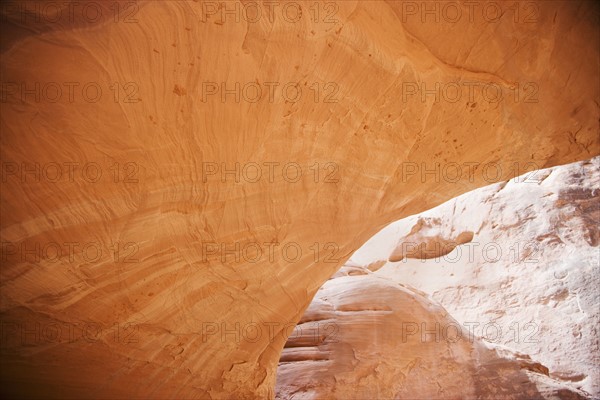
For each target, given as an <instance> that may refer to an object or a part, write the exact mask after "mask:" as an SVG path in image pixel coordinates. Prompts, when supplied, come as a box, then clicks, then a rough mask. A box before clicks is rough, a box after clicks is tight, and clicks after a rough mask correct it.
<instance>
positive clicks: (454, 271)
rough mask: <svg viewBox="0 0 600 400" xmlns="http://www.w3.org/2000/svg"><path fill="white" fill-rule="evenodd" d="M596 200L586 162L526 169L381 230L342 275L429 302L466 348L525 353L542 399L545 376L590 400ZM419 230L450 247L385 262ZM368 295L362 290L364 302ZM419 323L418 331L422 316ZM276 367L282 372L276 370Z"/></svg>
mask: <svg viewBox="0 0 600 400" xmlns="http://www.w3.org/2000/svg"><path fill="white" fill-rule="evenodd" d="M599 196H600V158H598V157H596V158H593V159H591V160H588V161H584V162H580V163H574V164H569V165H565V166H560V167H555V168H550V169H544V170H538V171H535V172H532V173H530V174H528V175H524V176H521V177H519V178H516V179H514V180H511V181H509V182H504V183H499V184H495V185H491V186H488V187H484V188H481V189H478V190H475V191H472V192H469V193H466V194H464V195H461V196H459V197H457V198H456V199H453V200H451V201H449V202H446V203H444V204H442V205H440V206H438V207H436V208H434V209H432V210H429V211H427V212H424V213H421V214H418V215H414V216H411V217H408V218H405V219H403V220H400V221H397V222H395V223H393V224H390V225H389V226H387V227H386V228H384V229H383V230H382V231H381V232H379V233H378V234H377V235H375V236H374V237H373V238H372V239H370V240H369V241H368V242H367V243H366V244H365V245H364V246H363V247H362V248H361V249H360V250H359V251H357V252H356V253H355V254H354V255H353V256H352V257H351V260H350V261H349V264H350V265H352V267H349V268H351V270H350V271H361V270H362V271H366V272H365V273H369V274H372V275H374V276H377V277H379V278H385V279H387V280H389V281H390V282H396V283H399V284H403V285H411V286H413V287H415V288H416V289H418V290H420V291H423V292H425V293H427V295H428V296H430V297H431V299H433V300H432V301H434V302H435V301H437V302H439V303H440V304H441V305H442V306H443V307H444V308H445V309H446V310H448V313H449V315H450V316H452V317H453V318H456V320H457V321H459V322H460V324H461V325H462V326H463V327H464V328H465V329H466V330H467V331H468V333H469V334H471V335H473V336H474V337H476V338H478V340H481V341H482V342H484V343H488V344H490V343H491V344H493V345H494V346H493V347H494V348H498V349H500V348H501V349H504V350H503V351H506V350H509V352H510V350H512V351H513V356H514V352H516V353H519V354H521V355H526V356H527V357H530V359H531V360H532V362H537V363H538V365H539V366H540V368H538V369H537V372H542V375H547V378H543V379H542V381H540V380H539V379H538V378H540V377H539V376H538V377H536V378H535V379H534V380H535V381H536V382H538V383H536V387H538V389H540V392H539V393H538V395H539V397H541V398H547V396H550V395H552V393H553V392H552V390H550V392H548V391H547V390H546V389H542V388H541V386H540V382H544V381H545V380H546V379H553V380H554V383H552V384H551V385H550V386H551V387H555V388H558V387H561V389H560V390H567V389H568V390H571V391H573V392H574V393H577V394H578V395H579V396H584V397H586V398H591V397H597V396H598V395H599V394H600V388H599V384H600V379H599V374H600V371H599V369H598V365H600V359H599V357H600V348H599V344H598V343H599V342H598V326H599V324H600V303H599V299H598V292H597V290H598V289H597V288H598V287H599V286H600V270H599V266H600V253H599V251H598V241H597V239H596V238H597V237H598V230H599V226H600V223H599V222H600V197H599ZM424 226H425V227H426V229H427V232H428V235H429V237H436V238H442V240H441V241H439V242H437V243H441V244H448V243H450V245H448V246H449V247H451V248H452V250H451V251H450V252H445V251H444V252H440V251H439V247H435V246H430V249H429V250H430V251H431V252H432V253H434V254H424V255H423V257H420V258H419V259H415V258H412V259H408V258H407V259H404V260H402V261H399V262H391V261H387V260H388V258H389V257H390V254H394V253H396V252H397V251H398V249H406V248H414V246H415V245H418V244H419V243H421V239H422V237H421V236H419V235H415V231H421V230H422V229H423V227H424ZM466 231H471V232H474V234H473V237H472V240H471V241H470V242H468V243H463V244H462V245H461V244H457V243H455V242H453V241H452V240H451V238H454V237H456V232H466ZM442 247H443V246H442ZM440 254H441V255H440ZM363 266H364V267H363ZM371 270H374V271H376V272H371ZM336 279H337V278H336ZM334 281H335V279H334ZM361 290H367V289H365V288H361ZM338 291H340V292H342V293H344V294H345V295H346V296H351V294H350V293H349V292H350V291H352V289H351V288H350V287H345V286H344V285H341V284H340V286H338ZM378 293H379V291H378V290H377V289H374V290H373V291H372V292H371V296H372V297H377V296H379V294H378ZM323 296H325V292H323V294H321V291H319V292H318V294H317V303H313V305H311V308H309V310H310V309H313V308H317V309H320V308H319V304H320V303H319V302H322V301H323V300H322V298H323ZM373 301H374V302H379V301H380V300H378V299H377V300H373ZM362 304H363V305H364V307H365V309H368V304H369V301H368V300H365V299H362ZM314 312H315V311H313V313H314ZM399 318H404V316H403V317H399ZM428 318H432V317H431V316H430V317H428ZM422 321H424V322H426V325H425V328H427V327H429V325H427V323H429V322H430V319H427V318H425V319H423V320H422ZM422 321H421V320H419V319H415V320H414V321H412V322H416V323H417V325H418V327H416V328H415V326H411V327H408V328H409V329H411V330H413V331H414V330H415V329H417V330H416V333H417V334H419V333H423V329H422V327H421V325H420V324H421V322H422ZM396 323H397V324H398V323H400V321H399V320H398V321H396ZM345 325H346V326H347V329H348V330H352V332H353V335H360V334H359V333H358V332H361V331H368V330H369V329H371V328H374V329H375V326H371V325H369V324H366V323H364V320H361V319H356V322H355V324H354V325H352V323H351V322H348V321H345ZM350 326H352V328H350ZM405 331H406V329H405ZM433 331H435V330H433ZM442 331H443V329H442ZM354 345H355V346H357V347H361V346H370V345H371V343H369V341H365V342H360V341H357V342H355V343H354ZM498 346H499V347H498ZM400 348H401V346H399V345H398V349H400ZM286 350H287V349H286ZM285 353H286V351H285V350H284V354H285ZM329 354H333V352H332V351H329ZM386 354H387V353H386ZM513 356H509V357H508V358H509V359H510V358H513ZM373 359H377V355H376V356H374V357H373ZM492 359H493V357H492ZM333 361H335V359H333ZM369 361H370V362H373V360H369ZM490 362H492V363H494V362H495V361H490ZM283 365H285V364H283ZM280 371H282V373H284V372H285V371H286V370H285V369H284V368H281V367H280ZM331 374H333V375H335V372H331ZM402 377H404V376H402ZM474 379H476V378H474ZM557 385H558V386H557ZM512 389H515V388H514V387H513V388H512ZM512 389H511V390H512ZM328 390H333V389H332V386H329V387H328ZM488 390H492V391H493V390H495V389H492V388H491V387H488V388H487V389H485V390H483V391H482V392H481V393H487V394H488V395H489V394H490V393H492V392H489V391H488ZM557 390H558V389H557ZM499 393H500V392H499ZM565 393H566V392H562V395H565ZM510 395H511V396H512V395H515V393H513V392H510ZM554 395H557V394H556V393H554ZM567 398H568V397H567Z"/></svg>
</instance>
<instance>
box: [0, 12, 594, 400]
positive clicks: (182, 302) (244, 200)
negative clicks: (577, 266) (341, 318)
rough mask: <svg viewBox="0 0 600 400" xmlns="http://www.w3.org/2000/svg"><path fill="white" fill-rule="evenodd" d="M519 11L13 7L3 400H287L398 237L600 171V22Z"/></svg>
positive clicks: (5, 83)
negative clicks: (488, 191)
mask: <svg viewBox="0 0 600 400" xmlns="http://www.w3.org/2000/svg"><path fill="white" fill-rule="evenodd" d="M448 4H450V6H449V5H448ZM490 4H491V5H490ZM511 4H512V5H510V4H508V3H494V2H465V3H463V2H451V3H445V2H429V3H427V4H425V3H423V2H400V1H369V2H361V1H338V2H323V3H319V2H313V1H307V2H304V1H293V2H281V3H272V2H257V3H252V2H250V3H249V2H246V1H243V2H223V3H222V4H221V2H208V1H138V2H127V1H113V2H110V1H109V2H102V3H101V2H89V1H79V2H54V3H44V2H35V1H28V2H13V3H10V2H9V3H4V4H3V7H2V19H3V22H2V32H1V39H0V40H1V45H0V48H1V51H2V61H1V69H0V72H1V81H2V92H1V96H2V97H1V99H0V100H1V107H2V112H1V129H2V132H1V139H0V144H1V151H0V155H1V159H2V202H1V208H0V211H1V225H0V234H1V239H2V270H1V290H2V293H1V307H0V311H1V318H2V341H3V347H2V361H1V366H2V374H1V379H2V387H3V388H2V391H3V392H4V393H6V394H7V395H8V396H11V397H29V398H30V397H52V398H56V397H60V398H157V399H158V398H160V399H164V398H201V399H217V398H232V399H244V398H272V397H273V396H274V394H275V393H274V387H275V378H276V369H277V363H278V360H279V356H280V353H281V351H282V349H283V346H284V344H285V342H286V339H287V336H288V335H289V334H290V333H291V330H292V329H293V327H294V326H295V324H296V322H297V321H298V320H299V319H300V317H301V316H302V315H303V313H304V311H305V309H306V307H307V306H308V305H309V303H310V301H311V299H312V297H313V296H314V294H315V293H316V291H317V290H318V289H319V287H320V286H321V285H322V284H323V283H324V282H325V281H326V280H327V279H328V278H329V277H330V276H331V275H332V273H334V272H335V271H336V270H337V269H339V268H340V266H341V265H342V264H343V263H344V262H345V261H346V260H347V259H348V257H349V256H350V255H351V254H352V253H353V252H354V251H355V250H356V249H358V248H359V247H360V246H361V245H362V244H363V243H364V242H365V241H366V240H367V239H368V238H369V237H370V236H371V235H372V234H374V233H375V232H377V231H378V230H379V229H380V228H382V227H383V226H385V225H386V224H387V223H389V222H391V221H394V220H397V219H399V218H402V217H405V216H408V215H411V214H414V213H417V212H421V211H424V210H427V209H429V208H432V207H434V206H436V205H438V204H440V203H442V202H444V201H446V200H448V199H451V198H453V197H455V196H457V195H459V194H461V193H464V192H466V191H469V190H471V189H474V188H477V187H479V186H483V185H486V184H489V183H493V182H500V181H502V180H505V179H507V178H509V177H511V176H516V175H520V174H521V173H522V172H523V171H526V170H531V169H537V168H543V167H548V166H553V165H558V164H564V163H568V162H572V161H577V160H583V159H589V158H591V157H593V156H595V155H597V154H598V153H600V140H599V139H598V134H599V127H598V119H599V118H598V116H599V104H600V96H599V84H600V81H599V75H598V66H599V51H598V49H599V48H600V46H599V45H600V43H599V38H598V24H599V13H598V7H597V6H596V5H595V4H594V3H593V2H586V1H583V2H566V1H565V2H563V1H557V2H553V1H543V2H542V1H540V2H530V3H516V2H515V3H511ZM428 7H430V8H428ZM452 7H454V8H452ZM432 10H433V11H432ZM455 11H456V12H457V14H454V13H453V12H455ZM258 12H260V15H259V14H257V13H258ZM432 13H433V14H432ZM432 171H433V172H432Z"/></svg>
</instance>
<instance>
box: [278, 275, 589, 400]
mask: <svg viewBox="0 0 600 400" xmlns="http://www.w3.org/2000/svg"><path fill="white" fill-rule="evenodd" d="M346 274H347V275H346ZM276 398H278V399H411V400H414V399H457V398H460V399H505V400H508V399H527V400H531V399H556V398H572V399H583V398H585V393H584V392H582V391H580V390H577V389H574V388H571V387H570V385H569V384H568V383H565V382H561V381H560V380H558V379H553V378H552V377H550V376H549V374H548V368H546V367H545V366H544V365H542V364H540V363H539V362H536V361H535V360H532V359H531V357H529V356H528V355H526V354H521V353H514V352H512V351H510V350H508V349H506V348H501V347H499V348H496V347H494V346H489V345H486V344H485V343H483V342H482V341H481V340H480V339H479V338H476V337H475V336H474V335H473V334H472V333H470V332H469V331H468V330H465V329H464V328H463V327H462V326H461V325H460V324H459V323H458V322H457V321H456V320H454V319H453V318H452V317H451V316H450V315H449V314H448V313H447V311H446V310H445V309H444V308H443V307H441V306H440V305H439V304H437V303H436V302H435V301H432V300H430V299H429V298H428V297H427V295H426V294H425V293H422V292H419V291H417V290H415V289H413V288H410V287H407V286H405V285H402V284H399V283H396V282H394V281H393V280H390V279H387V278H384V277H381V276H378V274H377V273H372V272H371V271H369V270H368V269H367V268H360V267H350V266H346V267H343V268H342V270H341V271H340V272H339V273H337V274H336V276H335V277H334V278H333V279H331V280H329V281H328V282H326V283H325V285H324V286H323V287H322V288H321V289H319V291H318V292H317V295H316V297H315V299H314V300H313V302H312V303H311V305H310V306H309V308H308V309H307V311H306V313H305V314H304V316H303V317H302V318H301V319H300V322H299V324H298V326H297V327H296V329H295V331H294V333H293V334H292V335H291V337H290V338H289V339H288V341H287V343H286V345H285V348H284V349H283V353H282V355H281V359H280V363H279V368H278V375H277V386H276Z"/></svg>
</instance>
